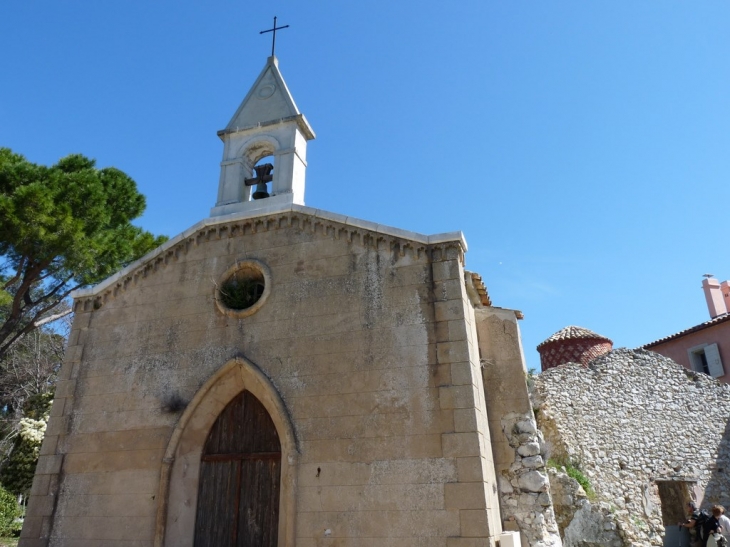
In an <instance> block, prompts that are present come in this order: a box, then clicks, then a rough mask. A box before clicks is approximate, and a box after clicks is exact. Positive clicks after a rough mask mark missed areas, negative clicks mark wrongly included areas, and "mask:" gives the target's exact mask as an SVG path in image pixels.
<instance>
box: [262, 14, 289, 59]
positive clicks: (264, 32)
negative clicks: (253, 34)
mask: <svg viewBox="0 0 730 547" xmlns="http://www.w3.org/2000/svg"><path fill="white" fill-rule="evenodd" d="M283 28H289V25H284V26H283V27H277V26H276V16H274V28H270V29H269V30H262V31H261V32H259V34H266V33H267V32H272V33H273V38H272V40H271V56H272V57H273V56H274V48H275V47H276V31H277V30H281V29H283Z"/></svg>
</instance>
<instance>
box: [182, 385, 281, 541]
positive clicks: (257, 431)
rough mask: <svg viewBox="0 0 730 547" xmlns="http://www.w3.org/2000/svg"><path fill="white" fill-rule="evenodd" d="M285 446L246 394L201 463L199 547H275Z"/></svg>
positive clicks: (211, 438)
mask: <svg viewBox="0 0 730 547" xmlns="http://www.w3.org/2000/svg"><path fill="white" fill-rule="evenodd" d="M280 485H281V443H280V441H279V435H278V433H277V430H276V427H275V426H274V423H273V421H272V419H271V416H269V413H268V412H267V411H266V408H264V406H263V405H262V404H261V402H260V401H259V400H258V399H257V398H256V397H255V396H254V395H253V394H252V393H250V392H249V391H247V390H244V391H242V392H241V393H240V394H239V395H238V396H237V397H235V398H234V399H233V400H232V401H231V402H230V403H228V405H227V406H226V407H225V408H224V409H223V411H222V412H221V413H220V415H219V416H218V418H217V419H216V421H215V423H214V424H213V427H212V428H211V430H210V433H209V434H208V437H207V439H206V441H205V445H204V448H203V453H202V455H201V461H200V475H199V482H198V500H197V511H196V518H195V541H194V545H195V547H213V546H216V547H226V546H230V547H276V546H277V544H278V529H279V493H280V492H279V491H280Z"/></svg>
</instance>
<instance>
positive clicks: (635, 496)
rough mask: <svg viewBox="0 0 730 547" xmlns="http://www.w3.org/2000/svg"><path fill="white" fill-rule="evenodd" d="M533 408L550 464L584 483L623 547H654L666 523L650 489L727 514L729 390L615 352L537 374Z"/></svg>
mask: <svg viewBox="0 0 730 547" xmlns="http://www.w3.org/2000/svg"><path fill="white" fill-rule="evenodd" d="M533 404H534V407H535V412H536V415H537V421H538V425H539V427H540V429H541V431H542V433H543V435H544V437H545V439H546V442H547V443H548V445H549V447H548V452H551V454H550V455H551V457H552V458H553V459H554V460H558V461H563V462H571V463H572V464H573V465H574V466H575V467H577V468H579V469H580V470H581V471H582V472H583V473H584V475H585V476H586V477H587V478H588V479H589V481H590V482H591V486H592V487H593V489H594V490H595V499H594V500H592V503H593V505H594V506H598V507H605V508H607V509H608V512H609V513H610V515H611V517H612V518H611V520H612V521H613V522H615V523H616V526H617V528H618V533H619V535H620V537H621V538H622V540H623V543H624V545H639V546H649V545H656V546H660V545H663V536H664V526H665V525H669V524H674V523H673V522H672V523H669V522H663V521H662V507H661V500H660V498H659V492H658V487H657V481H682V482H684V483H685V484H686V485H687V488H688V489H689V490H690V491H691V492H693V494H694V496H695V497H696V498H697V501H698V502H700V504H701V505H702V507H709V506H711V505H713V504H715V503H721V504H722V505H725V506H726V507H730V472H729V471H730V385H727V384H720V383H719V382H717V381H716V380H714V379H712V378H711V377H709V376H707V375H704V374H698V373H694V372H690V371H687V370H685V369H684V368H682V367H681V366H680V365H678V364H676V363H675V362H674V361H672V360H670V359H667V358H665V357H662V356H661V355H658V354H656V353H653V352H649V351H645V350H627V349H618V350H614V351H612V352H611V353H608V354H606V355H603V356H601V357H599V358H597V359H595V360H593V361H592V362H591V363H589V365H588V367H582V366H580V365H578V364H568V365H564V366H561V367H558V368H554V369H550V370H548V371H545V372H543V373H542V374H540V375H539V376H537V378H536V379H535V386H534V390H533ZM582 505H583V503H582V502H581V506H582ZM576 514H579V515H580V516H581V519H584V518H585V515H586V514H587V513H586V511H585V510H584V509H581V510H580V511H577V513H576ZM589 520H590V519H589ZM578 524H580V523H576V525H578ZM585 525H586V526H587V525H588V523H586V524H585ZM570 526H573V524H572V523H570V524H568V523H561V528H564V529H565V528H569V527H570ZM563 539H564V542H565V545H569V544H570V541H569V538H567V537H564V538H563Z"/></svg>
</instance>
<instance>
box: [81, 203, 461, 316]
mask: <svg viewBox="0 0 730 547" xmlns="http://www.w3.org/2000/svg"><path fill="white" fill-rule="evenodd" d="M290 226H298V227H300V228H302V229H310V230H311V231H312V232H316V231H319V232H320V233H322V234H323V235H328V236H330V237H333V238H335V239H339V238H341V237H345V238H346V239H347V241H353V240H354V239H359V240H361V241H362V244H363V245H369V246H374V247H376V248H377V247H378V246H379V245H381V244H387V245H389V247H390V248H391V249H392V250H394V251H397V252H399V254H400V255H401V256H403V255H405V254H406V252H409V251H412V252H415V253H416V254H417V255H418V256H421V255H422V254H423V253H425V252H426V251H427V250H431V251H433V252H437V253H439V255H441V254H443V251H444V249H445V248H446V247H457V248H458V251H459V257H460V260H461V261H462V262H463V256H464V253H465V252H466V251H467V245H466V239H465V238H464V234H463V233H462V232H460V231H458V232H447V233H442V234H434V235H430V236H427V235H423V234H419V233H416V232H410V231H408V230H401V229H399V228H393V227H392V226H385V225H383V224H377V223H375V222H369V221H367V220H362V219H358V218H355V217H348V216H345V215H340V214H337V213H331V212H329V211H323V210H321V209H314V208H312V207H305V206H303V205H286V206H280V207H271V208H262V209H258V210H255V211H250V212H244V213H234V214H231V215H222V216H217V217H210V218H207V219H205V220H202V221H200V222H198V223H197V224H195V225H193V226H191V227H190V228H188V229H187V230H185V231H184V232H182V233H181V234H178V235H177V236H175V237H173V238H171V239H169V240H168V241H166V242H165V243H164V244H162V245H161V246H159V247H158V248H157V249H155V250H154V251H151V252H150V253H148V254H146V255H145V256H143V257H142V258H140V259H139V260H137V261H135V262H132V263H131V264H129V265H128V266H127V267H125V268H124V269H122V270H121V271H119V272H117V273H116V274H114V275H112V276H111V277H108V278H106V279H105V280H104V281H102V282H101V283H99V284H97V285H95V286H93V287H89V288H85V289H79V290H77V291H74V292H73V293H71V297H72V298H73V299H74V300H82V299H87V300H88V301H87V302H86V303H85V305H84V309H86V308H87V307H91V306H92V305H96V304H98V305H101V304H102V303H103V301H106V300H107V298H109V297H113V296H116V295H117V294H119V292H120V291H121V292H123V291H125V290H126V288H127V287H128V286H129V284H130V283H132V282H136V281H137V279H139V277H147V275H149V274H150V273H153V272H156V271H157V270H158V269H160V268H161V267H164V266H165V265H167V264H168V263H170V262H174V261H176V260H177V259H178V257H179V256H180V255H181V254H187V252H188V250H189V249H190V248H191V247H194V246H197V245H198V244H200V243H201V242H202V241H208V240H209V239H210V238H211V237H213V238H216V239H219V238H223V237H237V236H242V235H245V234H250V233H257V232H261V231H268V230H272V229H279V228H284V227H290Z"/></svg>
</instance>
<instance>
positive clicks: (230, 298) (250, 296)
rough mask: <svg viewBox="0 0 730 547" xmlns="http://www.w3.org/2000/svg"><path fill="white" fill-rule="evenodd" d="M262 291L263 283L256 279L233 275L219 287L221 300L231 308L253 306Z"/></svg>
mask: <svg viewBox="0 0 730 547" xmlns="http://www.w3.org/2000/svg"><path fill="white" fill-rule="evenodd" d="M263 292H264V286H263V284H262V283H261V282H260V281H259V280H257V279H251V278H242V277H236V276H233V277H231V278H230V279H227V280H226V281H225V282H224V283H223V285H221V288H220V294H221V302H222V303H223V305H224V306H226V307H227V308H230V309H232V310H245V309H246V308H250V307H251V306H253V305H254V304H255V303H256V302H257V301H258V299H259V298H261V295H262V294H263Z"/></svg>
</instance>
